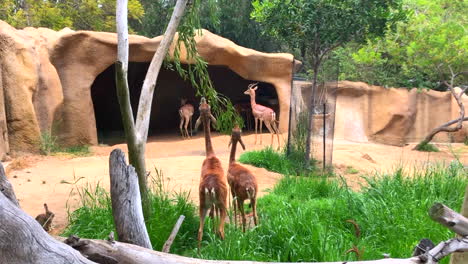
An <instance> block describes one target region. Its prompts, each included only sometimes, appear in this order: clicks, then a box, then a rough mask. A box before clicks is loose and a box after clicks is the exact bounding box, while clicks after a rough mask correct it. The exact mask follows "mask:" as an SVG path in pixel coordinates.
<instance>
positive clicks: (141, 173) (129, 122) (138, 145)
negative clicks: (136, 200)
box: [116, 0, 188, 217]
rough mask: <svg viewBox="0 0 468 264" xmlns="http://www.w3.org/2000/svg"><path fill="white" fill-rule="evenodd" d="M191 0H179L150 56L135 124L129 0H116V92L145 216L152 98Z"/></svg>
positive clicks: (149, 206) (147, 198)
mask: <svg viewBox="0 0 468 264" xmlns="http://www.w3.org/2000/svg"><path fill="white" fill-rule="evenodd" d="M187 2H188V0H178V1H177V3H176V6H175V8H174V12H173V13H172V17H171V20H170V21H169V25H168V26H167V29H166V32H165V33H164V38H163V40H162V41H161V43H160V44H159V47H158V49H157V50H156V53H155V54H154V56H153V59H152V60H151V64H150V66H149V69H148V73H147V74H146V78H145V81H144V83H143V88H142V91H141V95H140V101H139V104H138V114H137V120H136V124H135V121H134V120H133V111H132V108H131V106H130V95H129V91H128V82H127V69H128V24H127V23H128V22H127V0H118V1H117V15H116V20H117V36H118V48H117V62H116V83H117V85H116V86H117V95H118V97H119V104H120V107H121V113H122V120H123V124H124V129H125V135H126V138H127V146H128V152H129V160H130V164H132V165H133V167H135V170H136V172H137V174H138V182H139V186H140V194H141V199H142V203H143V213H144V215H145V217H148V216H149V215H150V214H151V205H150V200H149V193H148V184H147V172H146V164H145V149H146V140H147V138H148V127H149V119H150V115H151V102H152V101H153V92H154V88H155V87H156V80H157V78H158V74H159V70H160V69H161V65H162V62H163V60H164V58H165V56H166V54H167V51H168V50H169V47H170V45H171V44H172V41H173V39H174V35H175V33H176V30H177V27H178V26H179V23H180V20H181V19H182V15H183V14H184V12H185V7H186V5H187Z"/></svg>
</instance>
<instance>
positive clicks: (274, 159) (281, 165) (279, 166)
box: [239, 147, 315, 176]
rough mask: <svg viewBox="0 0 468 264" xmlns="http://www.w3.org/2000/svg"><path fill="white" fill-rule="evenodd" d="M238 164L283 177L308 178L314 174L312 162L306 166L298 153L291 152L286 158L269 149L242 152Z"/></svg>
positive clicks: (281, 153)
mask: <svg viewBox="0 0 468 264" xmlns="http://www.w3.org/2000/svg"><path fill="white" fill-rule="evenodd" d="M239 162H241V163H244V164H250V165H253V166H255V167H260V168H265V169H267V170H269V171H274V172H278V173H281V174H283V175H303V176H310V175H314V174H315V171H314V168H315V162H314V161H311V163H310V165H309V166H307V164H306V163H305V161H304V157H303V156H302V155H299V154H298V152H293V153H291V154H290V155H289V156H288V155H286V154H285V153H284V151H282V152H277V151H275V150H273V149H272V148H271V147H267V148H265V149H262V150H254V151H248V152H244V153H242V155H241V156H240V157H239Z"/></svg>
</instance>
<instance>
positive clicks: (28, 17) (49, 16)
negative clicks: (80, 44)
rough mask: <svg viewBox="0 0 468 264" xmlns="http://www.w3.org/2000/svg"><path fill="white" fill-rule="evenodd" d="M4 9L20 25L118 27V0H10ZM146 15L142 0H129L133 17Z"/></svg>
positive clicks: (6, 17) (0, 7) (2, 16)
mask: <svg viewBox="0 0 468 264" xmlns="http://www.w3.org/2000/svg"><path fill="white" fill-rule="evenodd" d="M0 11H1V12H0V19H2V20H5V21H6V22H7V23H9V24H11V25H12V26H14V27H16V28H24V27H26V26H33V27H48V28H51V29H54V30H60V29H62V28H64V27H70V28H72V29H75V30H95V31H115V1H114V0H59V1H52V0H43V1H33V0H24V1H16V0H6V1H2V3H0ZM143 15H144V10H143V6H142V5H141V3H140V2H139V0H129V2H128V17H129V19H130V20H140V19H141V18H142V17H143ZM130 31H132V29H130Z"/></svg>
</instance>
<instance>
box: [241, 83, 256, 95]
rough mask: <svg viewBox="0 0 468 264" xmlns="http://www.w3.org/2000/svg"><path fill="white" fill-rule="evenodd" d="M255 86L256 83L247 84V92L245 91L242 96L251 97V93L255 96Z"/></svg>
mask: <svg viewBox="0 0 468 264" xmlns="http://www.w3.org/2000/svg"><path fill="white" fill-rule="evenodd" d="M257 85H258V82H256V83H251V84H249V86H248V87H247V90H245V92H244V94H247V95H251V94H252V93H254V94H255V91H256V90H257V89H258V86H257Z"/></svg>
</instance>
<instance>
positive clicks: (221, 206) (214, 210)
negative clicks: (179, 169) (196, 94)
mask: <svg viewBox="0 0 468 264" xmlns="http://www.w3.org/2000/svg"><path fill="white" fill-rule="evenodd" d="M199 109H200V117H199V118H198V120H197V122H196V123H195V129H197V128H198V126H199V125H200V123H203V128H204V131H205V149H206V158H205V160H204V161H203V165H202V169H201V178H200V186H199V190H198V191H199V196H200V228H199V229H198V249H200V247H201V240H202V238H203V226H204V225H205V218H206V215H207V213H208V211H209V210H210V209H211V214H212V216H213V223H214V220H215V219H214V218H215V217H216V215H217V216H218V217H219V227H218V234H219V236H220V237H221V239H224V221H225V220H226V215H227V211H226V210H227V206H226V205H227V204H226V200H227V192H228V190H227V184H226V178H225V176H224V171H223V168H222V166H221V161H220V160H219V159H218V158H217V157H216V155H215V153H214V151H213V146H212V145H211V135H210V120H211V121H213V122H214V123H215V122H216V119H215V118H214V116H213V115H212V114H211V110H210V106H209V105H208V104H207V103H206V100H205V98H202V99H201V102H200V108H199Z"/></svg>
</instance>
